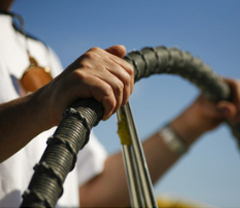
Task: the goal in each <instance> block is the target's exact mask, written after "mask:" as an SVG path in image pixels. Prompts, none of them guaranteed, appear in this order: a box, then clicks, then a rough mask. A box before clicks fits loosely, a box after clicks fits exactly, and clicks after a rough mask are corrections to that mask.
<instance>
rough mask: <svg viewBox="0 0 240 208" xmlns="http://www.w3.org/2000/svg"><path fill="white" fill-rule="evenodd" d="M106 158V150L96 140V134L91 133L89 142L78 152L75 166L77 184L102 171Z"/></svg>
mask: <svg viewBox="0 0 240 208" xmlns="http://www.w3.org/2000/svg"><path fill="white" fill-rule="evenodd" d="M106 158H107V152H106V150H105V149H104V147H103V146H102V145H101V144H100V142H99V141H98V140H97V138H96V136H95V135H94V134H93V133H91V135H90V140H89V142H88V143H87V144H86V146H85V147H84V148H83V149H82V150H80V151H79V153H78V160H77V163H76V168H77V171H78V174H79V175H78V184H79V186H81V185H83V184H85V183H86V182H87V181H89V180H90V179H92V178H93V177H94V176H96V175H98V174H100V173H101V172H102V171H103V169H104V163H105V160H106Z"/></svg>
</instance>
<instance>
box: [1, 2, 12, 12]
mask: <svg viewBox="0 0 240 208" xmlns="http://www.w3.org/2000/svg"><path fill="white" fill-rule="evenodd" d="M13 2H14V0H0V9H1V10H4V11H7V12H9V11H10V9H11V5H12V3H13Z"/></svg>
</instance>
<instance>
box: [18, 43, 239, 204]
mask: <svg viewBox="0 0 240 208" xmlns="http://www.w3.org/2000/svg"><path fill="white" fill-rule="evenodd" d="M124 59H125V60H126V61H127V62H129V63H130V64H132V66H133V67H134V69H135V71H134V73H135V82H136V81H138V80H140V79H141V78H144V77H148V76H150V75H153V74H162V73H169V74H177V75H180V76H181V77H183V78H185V79H188V80H189V81H190V82H192V83H193V84H195V85H196V86H197V87H198V88H199V89H200V90H201V91H202V93H203V94H204V95H205V96H206V97H207V98H208V99H210V100H211V101H214V102H217V101H220V100H231V92H230V89H229V87H228V86H227V85H226V84H225V83H224V82H223V81H222V80H221V78H220V77H219V76H218V75H217V74H215V73H214V72H213V71H212V69H211V68H210V67H209V66H208V65H206V64H204V63H203V62H202V61H201V60H200V59H199V58H196V57H193V56H192V55H191V54H190V53H188V52H183V51H181V50H179V49H177V48H169V49H168V48H166V47H162V46H159V47H156V48H149V47H147V48H143V49H142V50H140V51H133V52H130V53H129V54H128V55H127V56H126V57H124ZM102 116H103V107H102V105H101V104H100V103H99V102H97V101H96V100H94V99H84V100H78V101H76V102H75V103H74V104H73V105H72V106H71V107H70V108H68V109H67V110H66V111H65V113H64V115H63V119H62V121H61V123H60V125H59V126H58V128H57V130H56V131H55V133H54V135H53V136H52V137H50V138H49V139H48V142H47V143H48V145H47V148H46V150H45V151H44V153H43V156H42V158H41V159H40V162H39V163H38V164H36V166H35V167H34V169H35V172H34V174H33V176H32V179H31V182H30V184H29V187H28V189H27V190H26V191H25V192H24V194H23V202H22V204H21V207H54V206H55V204H56V202H57V200H58V199H59V198H60V196H61V195H62V193H63V183H64V180H65V178H66V176H67V174H68V173H69V172H70V171H71V170H72V169H73V168H74V165H75V162H76V158H77V153H78V151H79V150H81V149H82V148H83V147H84V145H85V144H86V143H87V142H88V140H89V134H90V131H91V129H92V128H93V127H94V126H95V125H97V124H98V122H99V121H100V120H101V119H102ZM231 128H232V132H233V134H234V136H235V137H236V138H237V141H239V140H240V124H237V125H236V126H231Z"/></svg>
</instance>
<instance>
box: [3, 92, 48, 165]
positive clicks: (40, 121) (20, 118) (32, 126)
mask: <svg viewBox="0 0 240 208" xmlns="http://www.w3.org/2000/svg"><path fill="white" fill-rule="evenodd" d="M41 105H43V103H42V102H41V103H40V102H38V99H37V95H28V96H26V97H21V98H19V99H16V100H12V101H10V102H7V103H3V104H1V105H0V152H1V154H0V162H2V161H4V160H5V159H7V158H9V157H10V156H11V155H13V154H14V153H16V152H17V151H18V150H20V149H21V148H22V147H24V146H25V145H26V144H27V143H28V142H29V141H31V139H32V138H34V137H35V136H36V135H37V134H39V133H40V132H42V131H43V130H46V129H47V125H48V122H46V121H45V119H44V117H43V116H44V113H43V109H44V106H41Z"/></svg>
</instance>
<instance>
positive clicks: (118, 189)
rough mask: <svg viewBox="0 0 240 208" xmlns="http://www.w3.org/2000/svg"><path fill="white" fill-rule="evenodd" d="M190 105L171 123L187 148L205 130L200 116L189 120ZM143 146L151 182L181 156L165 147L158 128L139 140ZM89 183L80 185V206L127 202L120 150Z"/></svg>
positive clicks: (114, 204) (126, 203)
mask: <svg viewBox="0 0 240 208" xmlns="http://www.w3.org/2000/svg"><path fill="white" fill-rule="evenodd" d="M194 108H195V107H194ZM194 108H192V107H190V108H188V109H187V110H186V111H184V112H183V113H182V114H181V115H180V116H178V117H177V118H176V119H174V120H173V121H172V122H171V126H172V127H173V128H174V130H175V131H176V133H177V134H178V135H179V136H180V137H181V139H182V140H183V141H184V143H186V146H187V147H190V145H192V144H193V143H194V142H195V141H196V140H197V139H198V138H199V136H201V135H202V134H203V133H204V132H205V127H204V128H203V127H202V126H204V125H202V124H201V122H202V120H201V119H194V120H195V121H194V122H193V121H192V119H193V118H194V116H193V115H192V113H193V112H195V109H194ZM143 149H144V152H145V156H146V160H147V163H148V168H149V171H150V175H151V178H152V181H153V183H156V182H157V181H158V180H159V179H160V178H161V177H162V176H163V175H164V174H165V173H166V172H167V171H168V170H169V169H170V168H171V167H172V165H173V164H174V163H176V162H177V161H178V160H179V159H180V158H181V155H180V154H178V153H176V152H174V151H172V150H171V148H169V146H168V144H167V143H166V142H165V140H164V139H163V137H162V135H161V134H160V133H159V131H157V132H156V133H154V134H153V135H151V136H150V137H149V138H148V139H146V140H145V141H144V142H143ZM90 184H91V186H88V185H89V184H85V185H84V186H83V187H82V188H81V193H80V196H81V205H82V206H90V207H91V206H102V207H113V206H118V207H119V206H122V207H124V206H129V205H130V201H129V196H128V190H127V183H126V177H125V170H124V165H123V161H122V155H121V154H120V153H118V154H116V155H113V156H110V157H109V158H108V159H107V162H106V166H105V169H104V172H103V173H102V174H101V175H100V176H98V177H97V178H95V179H93V180H92V181H91V182H90ZM102 187H104V188H102ZM86 190H87V191H86ZM92 203H95V204H92Z"/></svg>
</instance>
